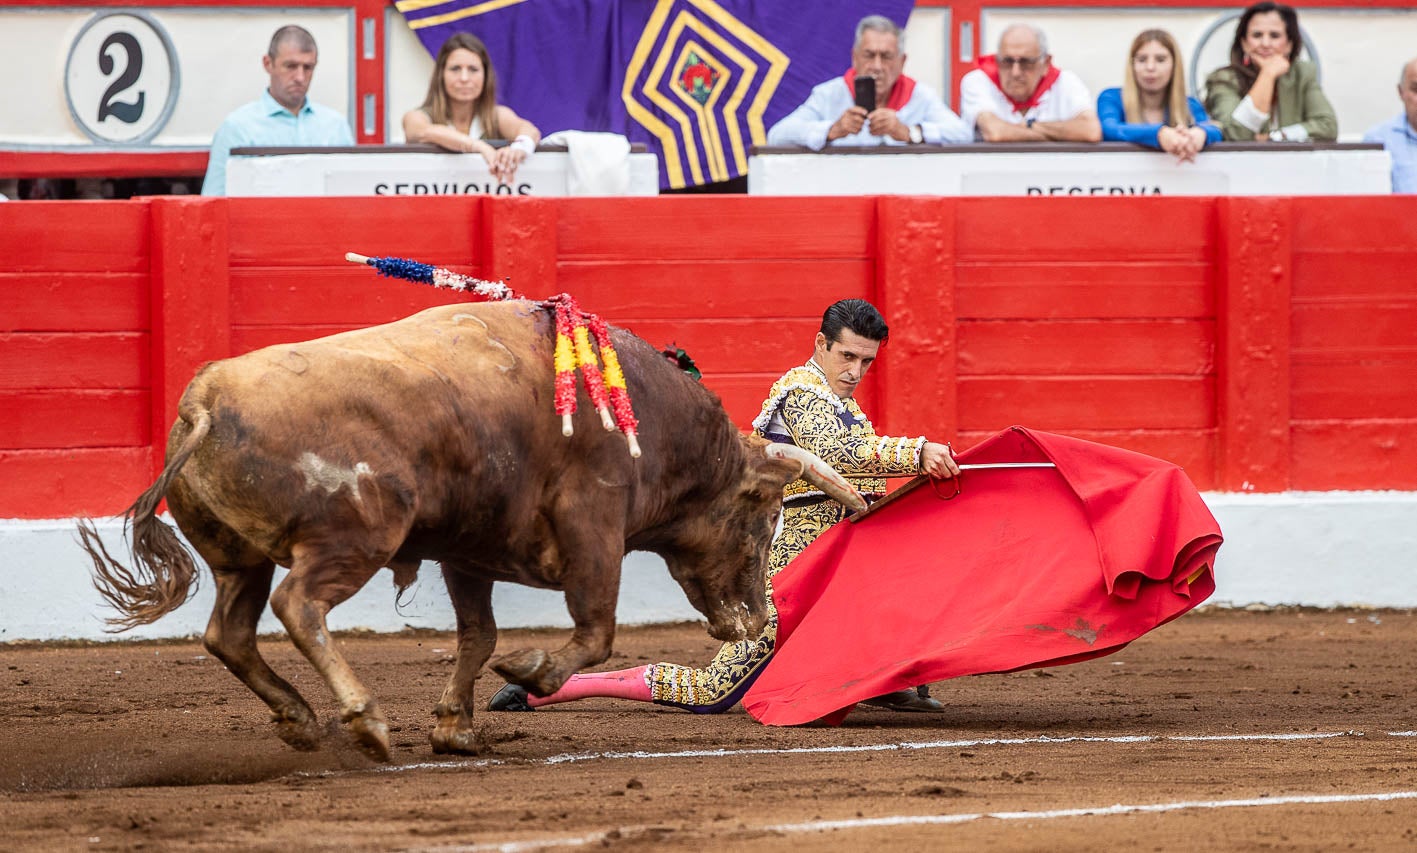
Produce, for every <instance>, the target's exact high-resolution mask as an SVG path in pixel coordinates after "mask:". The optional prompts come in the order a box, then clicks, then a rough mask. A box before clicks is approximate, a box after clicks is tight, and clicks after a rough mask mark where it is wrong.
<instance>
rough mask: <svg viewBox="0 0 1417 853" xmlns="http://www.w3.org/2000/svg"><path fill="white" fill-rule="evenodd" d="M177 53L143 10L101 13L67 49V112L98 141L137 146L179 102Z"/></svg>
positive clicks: (147, 139)
mask: <svg viewBox="0 0 1417 853" xmlns="http://www.w3.org/2000/svg"><path fill="white" fill-rule="evenodd" d="M177 85H178V69H177V54H176V52H175V51H174V50H173V47H172V41H171V40H170V39H169V38H168V36H167V32H166V31H165V30H164V29H163V28H162V26H161V25H160V24H158V23H157V22H156V21H154V20H152V19H151V18H149V17H148V16H147V15H144V14H142V13H141V12H100V13H99V14H97V15H94V16H93V17H92V18H91V19H89V21H88V23H86V24H84V27H83V29H82V30H80V31H79V35H78V37H77V38H75V39H74V43H73V45H71V46H70V48H69V60H68V62H67V64H66V65H65V68H64V95H65V97H66V98H67V99H68V101H69V114H70V115H71V116H73V119H74V122H75V124H77V125H78V126H79V129H80V130H82V131H83V132H84V133H85V134H87V135H88V137H89V138H90V139H92V140H93V141H95V142H99V143H111V144H120V145H121V144H138V143H144V142H147V141H149V140H150V139H152V138H153V137H154V136H156V135H157V134H158V132H159V131H161V130H162V128H163V125H165V124H167V120H168V118H169V117H171V115H172V108H173V106H174V105H175V104H176V103H177Z"/></svg>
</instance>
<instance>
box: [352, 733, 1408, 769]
mask: <svg viewBox="0 0 1417 853" xmlns="http://www.w3.org/2000/svg"><path fill="white" fill-rule="evenodd" d="M1388 734H1390V735H1394V736H1399V737H1400V736H1406V735H1417V732H1388ZM1364 736H1365V735H1364V733H1363V732H1359V731H1352V730H1350V731H1343V732H1279V733H1271V734H1248V735H1114V736H1111V737H1091V736H1084V735H1075V736H1067V737H1049V736H1048V735H1041V736H1039V737H1021V738H978V739H973V740H935V741H905V742H902V743H870V744H858V745H851V746H793V747H778V748H770V747H757V748H752V749H685V750H679V751H676V752H649V751H646V750H630V751H625V752H568V753H562V754H561V755H551V756H547V757H546V758H528V759H510V760H508V759H500V758H479V759H468V760H464V761H456V760H455V761H424V762H419V763H416V764H397V765H390V766H386V767H380V768H378V769H376V770H375V771H374V772H376V773H404V772H407V771H409V770H440V769H442V770H452V769H461V768H465V767H495V766H500V765H507V764H517V765H528V764H531V765H535V764H546V765H555V764H574V763H578V762H582V761H613V760H624V759H635V760H657V759H664V758H732V757H737V756H745V755H830V754H841V753H854V752H903V751H909V750H922V749H968V748H971V747H983V746H1050V745H1056V744H1070V743H1118V744H1127V743H1166V742H1168V741H1183V742H1188V743H1195V742H1207V741H1288V740H1326V739H1330V738H1345V737H1364Z"/></svg>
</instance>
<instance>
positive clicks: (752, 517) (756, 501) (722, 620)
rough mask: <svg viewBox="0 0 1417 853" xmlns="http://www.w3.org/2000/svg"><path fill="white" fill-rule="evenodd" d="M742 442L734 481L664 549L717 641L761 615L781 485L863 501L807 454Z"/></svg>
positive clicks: (748, 628) (761, 619) (741, 633)
mask: <svg viewBox="0 0 1417 853" xmlns="http://www.w3.org/2000/svg"><path fill="white" fill-rule="evenodd" d="M743 442H744V445H745V447H744V454H743V456H744V465H743V472H742V476H741V478H740V480H739V482H738V484H737V486H736V487H730V488H729V489H727V490H725V492H724V493H723V494H722V495H720V496H719V498H718V500H716V501H715V502H714V503H713V505H712V506H711V508H710V510H709V511H708V512H706V513H704V514H703V515H702V516H700V517H698V518H696V519H695V520H694V523H693V524H692V534H691V535H690V536H688V537H686V539H687V541H686V542H685V541H681V545H686V546H687V547H681V548H680V549H678V550H677V552H676V553H674V554H666V555H665V562H666V563H667V564H668V566H669V571H670V574H672V575H673V576H674V579H675V580H677V581H678V582H679V585H680V586H681V587H683V588H684V593H685V594H686V595H687V596H688V598H689V601H690V603H691V604H693V605H694V607H695V608H697V609H698V610H699V612H700V613H703V614H704V616H706V617H708V621H709V634H711V635H712V636H713V637H714V638H716V639H719V640H724V641H732V640H742V639H745V638H751V637H755V636H757V635H758V634H759V633H761V632H762V629H763V625H764V623H765V622H766V620H767V598H766V595H765V588H766V585H765V583H764V572H765V570H766V567H767V562H768V548H769V546H770V545H771V544H772V539H773V533H774V532H775V531H776V528H777V520H778V516H779V515H780V514H781V512H782V488H783V486H785V485H787V484H788V483H790V482H792V481H793V480H796V479H799V478H801V479H804V480H807V481H808V482H810V483H812V484H813V485H815V486H817V487H818V488H819V489H821V490H822V491H823V492H824V493H826V494H827V495H828V496H830V497H831V498H833V499H834V500H838V501H840V502H842V503H844V504H846V505H847V506H849V507H851V508H852V509H855V510H863V509H865V508H866V502H865V500H863V499H862V497H861V495H860V493H859V492H857V491H856V490H855V489H854V488H852V487H851V485H850V484H849V483H847V482H846V480H844V479H842V477H841V475H839V474H837V473H836V471H834V470H832V468H831V466H830V465H828V464H827V463H825V462H823V461H822V460H821V459H820V458H819V457H817V456H815V455H814V454H812V453H810V452H808V451H806V450H803V449H801V448H799V447H794V446H792V445H786V444H773V443H771V442H768V441H766V440H764V439H762V438H758V437H756V436H745V437H744V438H743Z"/></svg>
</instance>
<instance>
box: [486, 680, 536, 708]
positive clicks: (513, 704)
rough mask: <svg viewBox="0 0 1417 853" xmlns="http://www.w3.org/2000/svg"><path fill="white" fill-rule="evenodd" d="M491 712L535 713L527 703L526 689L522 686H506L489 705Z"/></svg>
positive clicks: (494, 696)
mask: <svg viewBox="0 0 1417 853" xmlns="http://www.w3.org/2000/svg"><path fill="white" fill-rule="evenodd" d="M487 710H489V711H535V710H536V709H535V708H533V707H531V703H530V702H528V701H527V692H526V688H525V687H523V686H521V685H520V684H504V685H502V689H501V690H498V691H497V692H496V693H495V694H493V696H492V700H491V701H490V702H488V703H487Z"/></svg>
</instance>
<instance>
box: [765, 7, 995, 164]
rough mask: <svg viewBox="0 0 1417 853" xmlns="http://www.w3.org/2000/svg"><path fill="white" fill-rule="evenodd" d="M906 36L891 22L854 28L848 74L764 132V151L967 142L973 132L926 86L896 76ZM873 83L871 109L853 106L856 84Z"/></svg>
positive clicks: (873, 18)
mask: <svg viewBox="0 0 1417 853" xmlns="http://www.w3.org/2000/svg"><path fill="white" fill-rule="evenodd" d="M904 67H905V34H904V33H903V32H901V29H900V27H898V26H896V24H895V22H894V21H892V20H891V19H890V18H887V17H884V16H882V15H869V16H867V17H865V18H862V19H861V21H860V23H858V24H857V25H856V42H855V44H854V45H853V46H852V48H851V70H849V71H847V72H846V74H845V75H844V76H842V77H836V78H833V79H831V80H828V81H827V82H825V83H822V84H820V85H818V86H817V87H815V88H814V89H812V94H811V95H809V96H808V97H807V100H806V102H805V103H803V104H802V106H800V107H798V108H797V109H795V110H793V111H792V112H791V113H790V114H789V115H788V116H786V117H785V118H783V119H782V120H781V121H779V122H778V123H777V124H775V125H773V126H772V129H771V130H769V131H768V144H769V145H805V146H807V147H808V148H811V149H813V150H817V151H820V150H821V149H822V148H825V147H826V146H827V145H920V144H922V143H923V144H929V145H941V144H944V143H949V142H972V141H973V139H974V132H973V131H972V130H971V129H970V128H969V127H968V126H966V125H965V123H964V122H963V121H962V120H961V119H960V117H959V116H957V115H955V114H954V112H953V111H951V110H950V108H949V107H947V106H945V102H944V101H942V100H940V96H939V95H938V94H936V93H935V90H933V89H931V88H930V87H929V86H925V85H922V84H920V83H917V82H916V81H915V80H913V79H911V78H910V77H906V76H905V75H904V74H902V73H901V71H902V69H903V68H904ZM863 77H868V78H871V79H873V80H874V81H875V84H876V86H875V89H876V97H875V101H876V105H875V109H872V110H867V109H866V108H865V107H861V106H857V104H856V96H855V92H854V86H855V81H856V79H857V78H863Z"/></svg>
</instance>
